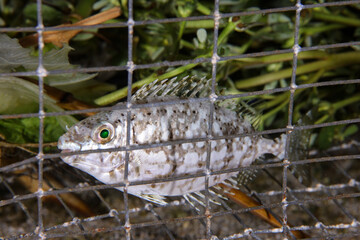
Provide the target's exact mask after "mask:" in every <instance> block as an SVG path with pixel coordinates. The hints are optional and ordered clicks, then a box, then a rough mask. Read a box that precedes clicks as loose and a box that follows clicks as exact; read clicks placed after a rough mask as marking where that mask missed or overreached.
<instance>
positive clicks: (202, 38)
mask: <svg viewBox="0 0 360 240" xmlns="http://www.w3.org/2000/svg"><path fill="white" fill-rule="evenodd" d="M196 35H197V38H198V39H199V42H201V43H205V41H206V38H207V33H206V30H205V29H203V28H200V29H198V30H197V32H196Z"/></svg>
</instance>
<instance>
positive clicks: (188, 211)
mask: <svg viewBox="0 0 360 240" xmlns="http://www.w3.org/2000/svg"><path fill="white" fill-rule="evenodd" d="M134 4H135V3H133V1H129V2H128V5H127V16H128V19H127V21H125V22H120V23H112V24H100V25H97V26H96V27H98V28H103V29H107V28H109V29H118V28H119V29H123V30H124V29H126V30H124V32H125V33H127V39H128V41H127V42H128V46H127V63H126V64H123V65H120V66H91V67H88V68H76V69H70V70H69V69H67V70H64V69H57V70H47V69H46V67H45V64H44V49H43V48H44V44H43V41H44V39H43V35H44V33H46V31H51V30H59V29H62V30H73V29H81V28H82V29H89V28H90V27H91V26H90V27H89V26H64V27H62V28H57V29H55V28H53V27H44V25H43V18H42V14H41V6H42V5H41V1H37V27H36V28H23V27H20V28H1V32H2V33H4V32H5V33H9V32H34V31H35V32H37V33H38V39H37V40H38V43H39V57H38V66H37V69H35V70H34V71H33V72H3V73H0V76H1V77H7V76H17V77H27V76H32V75H36V76H37V78H38V86H39V111H38V112H37V113H27V114H7V115H5V114H4V115H1V116H0V119H1V120H6V119H25V118H29V117H38V118H39V142H38V145H35V147H36V148H38V151H35V152H31V151H29V149H28V148H26V146H24V145H17V146H16V147H15V148H14V147H12V148H10V147H9V146H14V145H11V144H10V143H6V142H4V143H3V145H2V148H1V151H2V152H1V154H2V155H1V157H2V162H5V161H6V162H7V164H4V165H3V164H2V165H1V168H0V186H1V188H0V191H1V199H0V219H1V221H0V224H1V225H0V234H1V235H2V236H3V237H4V238H9V239H18V238H29V239H32V238H34V239H35V238H65V237H66V238H75V239H78V238H79V239H93V238H95V239H96V238H98V239H114V238H125V239H297V238H304V239H357V238H358V235H359V234H360V232H359V222H358V218H359V212H360V211H359V206H360V205H359V200H358V199H359V195H360V194H359V187H360V185H359V174H360V173H359V169H360V168H359V162H358V161H357V160H358V159H359V157H360V154H359V142H358V141H359V137H358V136H356V135H355V137H354V135H352V136H351V138H344V139H342V140H341V141H340V143H339V144H338V145H336V146H328V147H327V148H326V149H317V148H314V149H312V150H311V151H310V152H309V156H308V157H307V158H306V159H305V158H304V159H300V160H299V161H296V162H290V161H288V159H289V155H290V154H291V153H290V151H289V150H290V147H291V146H288V148H287V152H286V154H285V156H286V157H285V160H283V161H281V162H278V161H271V160H269V161H264V162H260V163H257V164H254V165H252V166H250V167H248V168H247V169H248V170H252V171H253V170H256V171H257V176H256V178H255V179H254V180H253V181H248V182H246V183H245V184H243V185H241V186H239V189H240V191H241V192H239V193H238V194H241V193H243V194H244V196H243V197H245V198H246V197H250V198H251V199H253V200H254V201H255V202H257V203H258V204H257V205H251V204H249V205H247V206H243V205H241V204H238V203H236V201H231V200H229V198H231V196H237V195H236V194H234V193H233V194H232V195H230V196H227V199H226V194H225V195H223V197H222V196H213V195H211V194H210V193H209V192H208V191H205V193H204V195H201V196H197V197H198V198H200V199H203V203H199V202H197V201H196V200H194V201H193V202H195V204H193V205H192V204H189V203H188V201H186V200H185V199H184V198H183V197H182V196H179V197H170V198H169V203H168V204H167V205H166V206H158V205H156V204H152V203H150V202H147V201H145V200H142V199H139V198H136V197H134V196H131V195H129V194H127V191H126V187H128V186H129V185H139V184H145V183H152V182H161V181H170V180H172V178H167V179H156V180H154V181H146V182H128V181H127V174H125V179H124V182H123V183H119V184H113V185H104V184H102V183H101V182H99V181H97V180H96V179H94V178H92V177H91V176H89V175H87V174H86V173H84V172H81V171H80V170H77V169H75V168H72V167H70V166H68V165H66V164H65V163H64V162H63V161H61V160H60V159H59V157H60V154H59V153H58V151H55V150H54V151H53V152H47V151H44V149H45V148H46V147H49V145H47V144H46V143H44V133H45V130H46V129H44V126H45V125H44V121H45V120H46V119H47V118H49V117H52V116H64V115H74V114H80V113H89V112H98V111H102V110H105V109H115V108H116V106H112V107H103V108H91V109H86V110H76V111H64V112H52V113H48V112H46V113H45V112H44V109H45V104H46V103H45V102H44V101H45V100H44V99H45V98H44V92H45V90H44V87H45V85H44V78H45V77H46V76H48V75H56V74H61V73H70V74H71V73H77V72H101V73H103V72H104V73H109V72H112V71H114V72H118V71H122V72H126V74H124V76H126V79H127V86H132V85H133V83H134V82H135V80H134V76H135V74H136V71H138V70H143V69H151V70H152V69H153V68H158V67H169V68H172V67H177V66H189V65H191V64H198V63H200V64H203V65H207V66H209V67H208V69H209V71H210V72H211V74H209V75H211V77H212V93H215V81H216V79H217V77H218V73H219V68H220V67H223V66H219V65H220V63H222V62H225V61H238V60H242V59H249V58H253V57H266V56H272V55H275V54H290V56H291V58H290V60H291V59H292V61H291V65H290V70H288V73H289V75H286V73H284V74H285V75H284V77H283V78H288V79H290V81H289V82H288V84H284V85H283V86H281V85H280V86H277V87H276V88H270V89H263V90H258V91H252V92H236V93H230V94H225V95H222V96H218V97H217V98H216V99H215V101H218V100H226V99H236V98H239V97H241V98H247V97H251V96H261V95H267V94H268V95H271V94H276V93H288V96H289V99H290V100H289V107H288V111H287V112H286V113H285V114H286V117H287V119H288V120H287V122H286V125H284V126H281V125H280V126H279V127H278V128H272V129H268V130H264V131H259V132H257V133H256V134H261V135H264V134H268V135H270V136H271V135H273V134H279V133H288V134H290V133H291V132H292V131H294V130H297V131H308V130H312V131H318V132H321V131H325V129H329V128H334V127H337V126H343V127H344V128H345V127H346V126H349V125H354V126H355V125H357V126H358V125H359V122H360V118H359V109H358V107H355V108H354V114H353V117H351V118H350V117H349V118H345V119H344V118H341V117H340V118H339V119H337V120H331V119H330V120H328V121H324V122H321V123H314V124H308V123H307V124H303V125H297V124H296V123H294V122H293V119H294V116H293V115H294V112H296V111H294V110H295V109H296V108H297V107H298V106H301V105H302V104H303V102H306V99H300V100H296V99H295V96H296V94H297V93H298V92H301V91H302V90H306V89H311V88H313V89H315V88H327V89H329V91H336V90H337V89H338V88H340V87H341V86H345V85H351V86H353V87H354V88H355V89H358V88H359V86H358V84H359V83H360V80H359V79H357V78H356V76H355V77H354V78H353V79H339V80H337V79H335V80H332V79H331V76H328V78H327V79H329V80H327V81H322V82H315V83H314V82H311V81H308V82H306V81H305V83H303V82H304V81H302V80H301V79H298V76H297V74H296V72H298V73H299V72H302V73H306V71H307V70H306V69H307V68H306V67H304V64H305V65H306V63H304V62H301V61H303V58H302V57H301V54H306V53H307V52H309V51H313V50H319V51H323V52H326V51H329V52H331V51H333V50H337V49H351V48H352V50H353V53H354V54H358V53H357V52H356V49H358V46H359V45H360V42H358V41H347V42H338V43H331V44H322V42H316V43H312V44H309V43H308V45H306V44H305V43H304V42H302V43H303V44H304V45H306V46H302V44H300V40H301V39H300V35H301V34H300V32H301V31H305V30H306V29H305V30H304V29H303V30H302V28H301V24H302V22H301V20H302V17H304V15H306V14H308V10H312V9H315V8H326V7H333V8H336V7H338V8H340V7H342V6H351V7H353V8H357V10H359V4H360V1H329V2H325V3H303V2H302V1H297V2H291V1H290V2H289V3H288V4H287V6H281V7H277V6H271V8H270V7H269V8H265V9H253V10H251V11H240V10H239V11H236V12H231V13H226V12H224V13H223V12H220V4H221V1H215V2H214V5H213V9H212V12H211V14H209V15H202V16H190V17H181V18H166V19H154V20H146V21H145V20H137V19H136V18H135V17H134V16H135V15H134V14H135V12H136V8H134ZM282 12H289V13H292V14H293V18H292V21H293V22H292V23H293V24H294V32H293V35H292V37H293V42H292V44H291V47H289V48H282V49H280V48H279V50H272V51H262V52H251V49H250V50H249V53H246V54H236V55H233V54H223V53H222V49H218V44H217V43H218V41H222V39H219V36H220V37H221V34H220V29H221V24H222V20H223V19H231V20H232V21H233V20H235V21H236V19H237V18H240V17H243V16H250V17H251V16H254V15H258V14H263V15H266V14H275V13H282ZM197 20H213V26H214V27H213V29H212V34H211V35H212V36H213V39H212V41H213V47H212V48H213V49H212V54H211V55H207V56H202V57H199V58H196V59H187V60H177V61H160V62H156V61H154V63H146V64H144V63H141V62H138V59H134V56H133V52H134V43H136V36H134V29H135V28H137V27H143V26H148V25H151V24H155V25H156V24H170V23H179V22H183V21H187V22H191V21H197ZM354 24H355V23H354ZM92 27H93V26H92ZM240 27H244V28H245V29H244V31H246V26H240ZM338 27H339V26H338ZM134 38H135V39H134ZM354 49H355V50H354ZM349 56H350V55H348V58H350V57H349ZM340 57H341V56H340ZM350 60H351V59H350ZM300 62H301V64H300ZM343 62H345V60H343ZM343 62H339V63H338V64H339V65H341V64H342V63H343ZM354 64H355V65H356V64H357V65H359V62H356V61H355V62H354ZM264 65H266V63H264ZM249 68H250V69H251V66H250V67H249ZM324 69H327V65H326V64H325V63H324ZM229 71H231V70H230V69H229ZM259 72H260V71H259ZM286 76H288V77H286ZM256 77H257V76H256V75H251V76H249V77H248V82H255V81H256ZM268 77H270V78H271V76H269V75H268ZM284 81H285V80H284ZM236 87H237V88H239V89H241V83H239V84H238V85H237V86H236ZM339 94H341V95H344V93H342V92H340V93H339ZM125 96H126V97H127V101H128V103H130V98H131V88H128V90H127V91H125ZM100 99H101V98H100ZM182 101H204V102H209V103H213V102H214V98H211V96H209V97H208V98H204V99H185V100H182ZM355 103H356V101H355ZM162 104H169V105H170V104H180V101H172V102H166V103H162ZM276 104H278V105H281V103H280V102H278V103H276ZM154 106H156V105H154ZM154 106H153V107H154ZM141 107H144V105H141V104H140V105H130V104H129V105H127V108H128V109H130V110H131V109H134V108H141ZM323 107H326V106H323ZM340 107H341V106H340ZM330 110H331V109H329V111H330ZM129 116H130V115H129ZM129 116H128V121H131V119H130V117H129ZM209 122H212V120H211V119H209ZM129 125H130V124H128V126H129ZM129 132H130V131H129V129H128V136H127V139H128V140H127V146H126V147H124V148H122V149H112V150H113V151H125V152H127V153H128V152H130V151H132V150H134V149H136V147H134V146H130V144H129V143H130V141H129V139H130V136H129ZM240 136H242V137H243V136H244V135H240ZM211 137H212V136H208V137H207V138H206V139H191V140H184V141H179V142H169V143H161V144H164V145H166V144H179V143H183V142H189V141H204V140H205V141H210V140H211ZM227 137H228V138H231V137H238V136H227ZM154 146H158V145H156V144H154V145H148V146H142V147H143V148H152V147H154ZM32 147H34V146H32ZM50 147H51V145H50ZM209 149H210V148H209ZM208 155H210V154H209V153H208ZM127 156H129V155H128V154H127ZM9 159H10V160H9ZM9 161H10V163H9ZM129 161H131V159H129V157H127V159H126V163H127V164H128V162H129ZM208 163H209V162H208ZM293 167H295V169H296V167H307V168H308V169H309V168H310V169H311V171H312V173H311V178H312V183H311V185H309V186H305V185H303V184H301V183H300V182H299V181H298V179H297V178H296V177H295V176H293V175H292V172H291V169H292V168H293ZM126 168H127V167H126ZM209 169H210V168H209V164H207V169H206V170H209ZM240 170H243V169H230V171H240ZM125 172H126V171H125ZM220 173H221V172H211V171H205V172H204V173H201V174H197V175H196V176H184V178H189V177H190V178H191V177H203V178H206V179H208V178H209V176H210V175H214V174H220ZM177 179H181V177H180V178H177ZM119 186H121V187H125V190H124V193H123V192H120V191H118V190H115V189H114V187H119ZM224 187H226V186H224ZM222 190H223V189H222ZM222 190H221V189H220V192H221V191H222ZM229 191H230V190H229ZM213 201H216V202H217V203H220V205H219V204H215V203H213ZM201 204H203V206H202V205H201ZM264 209H265V210H266V211H265V214H266V215H267V216H270V215H271V216H272V217H273V218H274V222H278V223H279V224H280V225H279V226H271V225H270V224H269V223H267V222H266V221H264V220H263V219H262V218H261V217H259V214H256V213H259V212H261V211H264ZM256 211H257V212H256Z"/></svg>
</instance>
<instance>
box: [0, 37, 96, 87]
mask: <svg viewBox="0 0 360 240" xmlns="http://www.w3.org/2000/svg"><path fill="white" fill-rule="evenodd" d="M70 50H72V48H71V47H69V46H68V45H65V46H64V47H63V48H61V49H52V50H50V51H49V52H47V53H45V54H44V59H43V65H44V67H45V69H46V70H48V71H51V70H69V69H75V68H76V66H75V65H71V64H70V62H69V58H68V55H69V52H70ZM30 52H31V51H30V49H26V48H23V47H22V46H21V45H20V44H19V43H18V41H17V39H11V38H10V37H8V36H7V35H6V34H0V72H9V71H17V70H18V68H20V67H22V68H25V70H26V71H36V69H37V67H38V62H39V59H38V57H36V56H32V55H31V54H30ZM95 76H96V74H87V73H63V74H56V75H49V76H47V77H46V78H45V83H46V84H48V85H50V86H63V85H68V84H74V83H78V82H82V81H87V80H90V79H92V78H94V77H95ZM34 77H36V78H37V76H34Z"/></svg>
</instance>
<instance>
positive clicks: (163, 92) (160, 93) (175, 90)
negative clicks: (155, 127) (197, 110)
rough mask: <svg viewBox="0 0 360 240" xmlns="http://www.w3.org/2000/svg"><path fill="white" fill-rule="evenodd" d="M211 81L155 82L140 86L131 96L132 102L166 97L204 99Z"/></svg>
mask: <svg viewBox="0 0 360 240" xmlns="http://www.w3.org/2000/svg"><path fill="white" fill-rule="evenodd" d="M210 85H211V79H210V80H209V79H206V78H205V77H203V78H197V77H189V76H186V77H183V78H178V77H174V78H170V79H164V80H155V81H153V82H152V83H150V84H147V85H144V86H142V87H141V88H140V89H139V90H138V91H136V93H135V94H134V95H133V96H132V101H139V100H144V99H156V98H161V97H166V96H172V97H178V98H193V97H206V96H209V95H210V93H211V88H210Z"/></svg>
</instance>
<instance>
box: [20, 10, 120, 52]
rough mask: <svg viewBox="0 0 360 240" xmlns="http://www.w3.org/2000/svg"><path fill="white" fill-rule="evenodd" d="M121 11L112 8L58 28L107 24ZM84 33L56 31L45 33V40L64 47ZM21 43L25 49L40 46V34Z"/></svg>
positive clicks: (21, 40) (22, 40)
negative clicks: (77, 35) (76, 36)
mask: <svg viewBox="0 0 360 240" xmlns="http://www.w3.org/2000/svg"><path fill="white" fill-rule="evenodd" d="M120 14H121V9H120V8H119V7H114V8H111V9H109V10H107V11H104V12H101V13H98V14H96V15H94V16H91V17H88V18H85V19H83V20H81V21H79V22H76V23H74V24H61V25H59V26H57V27H72V26H91V25H96V24H100V23H103V22H106V21H108V20H111V19H114V18H117V17H119V16H120ZM81 31H83V30H82V29H76V30H54V31H45V32H44V33H43V39H44V42H45V43H53V44H54V45H55V46H58V47H62V46H63V44H64V43H68V42H69V41H70V39H72V38H73V37H74V36H75V35H76V34H78V33H79V32H81ZM19 43H20V44H21V46H23V47H30V46H34V45H37V44H38V34H37V33H36V34H32V35H29V36H26V37H23V38H21V39H20V40H19Z"/></svg>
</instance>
